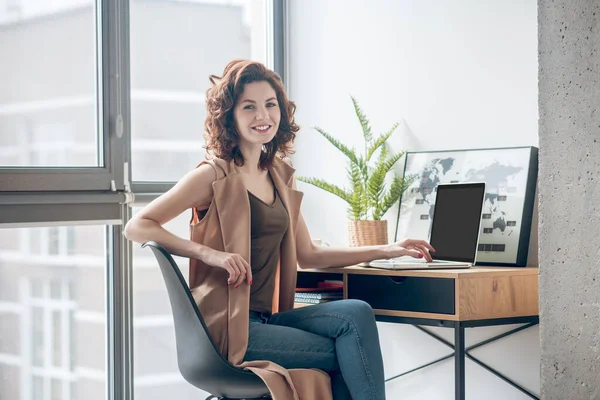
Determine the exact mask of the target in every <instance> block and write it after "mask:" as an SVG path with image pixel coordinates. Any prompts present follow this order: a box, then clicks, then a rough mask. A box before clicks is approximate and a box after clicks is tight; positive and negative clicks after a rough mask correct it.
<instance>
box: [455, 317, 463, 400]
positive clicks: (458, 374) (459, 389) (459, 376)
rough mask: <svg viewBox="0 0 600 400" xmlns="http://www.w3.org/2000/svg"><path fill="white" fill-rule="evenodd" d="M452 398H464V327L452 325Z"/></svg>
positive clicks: (458, 324)
mask: <svg viewBox="0 0 600 400" xmlns="http://www.w3.org/2000/svg"><path fill="white" fill-rule="evenodd" d="M454 393H455V395H454V398H455V400H465V327H464V326H462V325H461V324H460V322H456V325H455V326H454Z"/></svg>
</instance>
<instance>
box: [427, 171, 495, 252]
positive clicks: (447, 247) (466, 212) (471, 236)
mask: <svg viewBox="0 0 600 400" xmlns="http://www.w3.org/2000/svg"><path fill="white" fill-rule="evenodd" d="M484 192H485V184H483V183H470V184H459V185H440V186H438V188H437V196H436V200H435V209H434V213H433V221H432V226H431V238H430V243H431V245H432V246H433V248H434V249H435V250H436V251H435V252H434V253H432V254H431V256H432V257H433V259H443V260H451V261H465V262H472V261H473V260H475V254H476V252H477V238H478V237H479V228H480V225H481V209H482V207H483V196H484Z"/></svg>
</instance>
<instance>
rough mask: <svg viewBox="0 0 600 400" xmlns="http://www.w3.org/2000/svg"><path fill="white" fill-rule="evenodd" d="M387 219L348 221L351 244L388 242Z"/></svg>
mask: <svg viewBox="0 0 600 400" xmlns="http://www.w3.org/2000/svg"><path fill="white" fill-rule="evenodd" d="M387 232H388V231H387V220H383V221H348V240H349V242H350V246H352V247H360V246H373V245H380V244H388V233H387Z"/></svg>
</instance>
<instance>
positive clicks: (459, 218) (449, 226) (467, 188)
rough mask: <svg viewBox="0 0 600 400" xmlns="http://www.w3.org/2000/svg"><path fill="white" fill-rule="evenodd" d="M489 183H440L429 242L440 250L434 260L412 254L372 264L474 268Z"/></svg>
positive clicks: (387, 267)
mask: <svg viewBox="0 0 600 400" xmlns="http://www.w3.org/2000/svg"><path fill="white" fill-rule="evenodd" d="M484 197H485V183H453V184H440V185H438V186H437V195H436V198H435V206H434V211H433V219H432V221H431V233H430V240H429V243H430V244H431V246H433V248H434V249H435V250H436V251H435V252H432V253H431V258H433V262H427V261H425V260H424V259H416V258H413V257H410V256H403V257H398V258H392V259H389V260H374V261H371V262H370V263H368V266H369V267H373V268H382V269H393V270H404V269H448V268H453V269H454V268H470V267H471V266H473V265H474V264H475V260H476V256H477V247H478V244H479V233H480V230H481V213H482V210H483V202H484Z"/></svg>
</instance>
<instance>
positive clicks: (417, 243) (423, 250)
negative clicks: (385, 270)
mask: <svg viewBox="0 0 600 400" xmlns="http://www.w3.org/2000/svg"><path fill="white" fill-rule="evenodd" d="M387 251H388V252H389V258H394V257H401V256H411V257H414V258H422V257H425V261H427V262H431V261H433V259H432V258H431V255H430V254H429V252H430V251H435V249H434V248H433V247H432V246H431V245H430V244H429V243H427V242H426V241H425V240H419V239H404V240H401V241H399V242H396V243H392V244H390V245H388V248H387Z"/></svg>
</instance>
